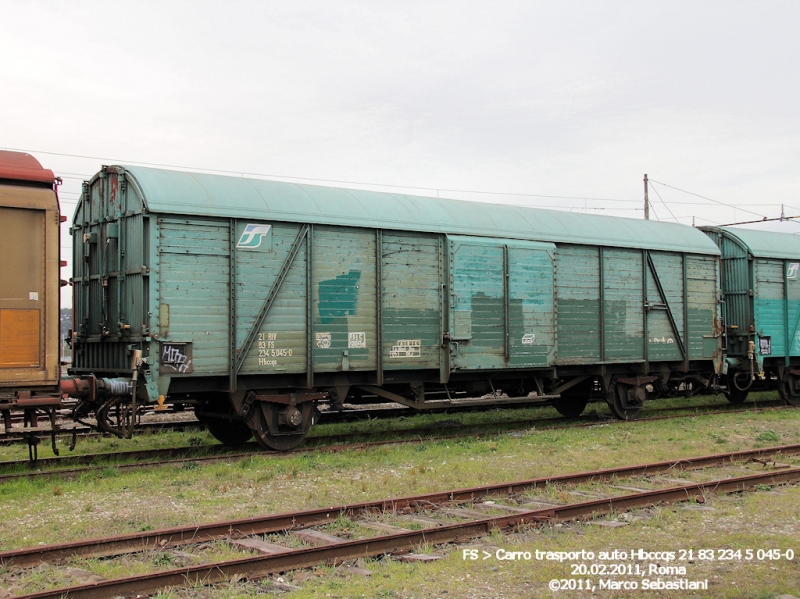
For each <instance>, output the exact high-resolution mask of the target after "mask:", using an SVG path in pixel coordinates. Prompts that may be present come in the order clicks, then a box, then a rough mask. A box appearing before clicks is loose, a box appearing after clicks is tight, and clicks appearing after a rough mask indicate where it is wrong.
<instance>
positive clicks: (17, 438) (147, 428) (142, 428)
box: [0, 398, 785, 445]
mask: <svg viewBox="0 0 800 599" xmlns="http://www.w3.org/2000/svg"><path fill="white" fill-rule="evenodd" d="M462 401H464V403H465V404H466V402H467V400H462ZM596 403H602V402H600V401H598V402H596ZM783 405H785V403H784V402H783V401H781V400H765V401H755V402H748V403H747V404H746V405H745V406H744V407H745V409H746V408H747V407H749V408H751V409H753V408H765V407H777V406H783ZM531 407H542V408H547V407H550V404H549V403H548V402H542V401H541V400H539V401H535V400H534V399H533V398H532V399H531V401H529V402H527V403H515V404H510V405H502V404H500V405H494V406H485V405H481V406H469V405H463V406H461V407H449V408H437V409H433V410H426V411H424V412H422V411H416V410H413V409H412V408H408V407H405V406H403V407H388V408H373V409H364V410H359V409H346V410H342V411H323V412H322V413H321V416H320V421H319V424H333V423H342V422H359V421H365V420H367V421H369V420H384V419H391V418H399V417H411V416H416V415H420V414H425V413H429V414H440V413H447V414H459V413H469V412H486V411H493V410H502V409H520V408H531ZM742 408H743V406H741V405H734V404H727V403H726V404H708V405H701V406H677V407H671V408H659V409H658V410H652V411H650V413H661V412H675V411H680V410H684V411H692V410H694V411H705V410H720V411H722V410H725V411H736V410H740V409H742ZM186 413H187V414H191V413H192V412H191V411H189V410H187V411H186ZM145 416H151V417H152V416H155V413H147V414H146V415H145ZM606 417H608V418H611V416H610V415H608V416H606V415H604V414H592V415H586V416H581V417H579V418H578V420H598V419H605V418H606ZM563 419H564V418H563V417H561V416H559V417H555V418H551V419H549V420H553V421H560V420H563ZM65 421H68V425H69V428H68V429H65V430H64V431H63V432H62V433H59V434H63V435H67V434H72V432H73V429H74V431H75V433H76V434H77V436H78V437H79V438H81V439H86V438H91V437H100V436H104V435H105V436H108V435H107V434H106V433H99V432H97V431H96V430H94V429H93V428H92V427H90V426H86V425H82V424H77V425H75V424H73V423H72V421H71V420H70V419H69V418H68V415H63V418H62V424H64V422H65ZM45 428H46V427H42V428H41V429H39V428H37V429H36V430H26V429H25V428H23V427H21V426H14V427H13V428H12V429H10V430H6V429H5V427H2V430H0V444H2V445H9V444H14V443H25V442H26V436H27V435H30V434H31V433H33V434H38V435H43V436H45V435H49V429H48V430H45ZM193 429H205V425H204V424H203V423H201V422H200V421H199V420H197V419H196V418H195V417H194V416H192V417H191V418H184V419H180V420H165V421H156V422H140V423H138V424H137V425H136V432H137V433H147V432H150V433H158V432H161V431H177V432H179V431H186V430H193ZM311 439H313V437H309V440H311Z"/></svg>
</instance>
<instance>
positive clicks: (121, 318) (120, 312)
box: [116, 172, 128, 333]
mask: <svg viewBox="0 0 800 599" xmlns="http://www.w3.org/2000/svg"><path fill="white" fill-rule="evenodd" d="M117 183H118V188H117V193H118V194H119V195H118V196H117V205H118V206H119V209H118V210H117V214H116V217H117V320H118V322H125V310H124V305H125V304H124V298H125V295H126V294H125V293H124V292H123V288H122V284H123V283H124V281H125V271H126V270H127V268H125V264H124V262H125V233H124V232H123V230H124V228H125V227H123V226H122V218H123V215H124V214H125V206H126V204H127V195H128V194H127V193H125V190H126V188H127V185H126V184H125V173H124V172H121V173H119V174H118V175H117ZM120 333H121V331H120Z"/></svg>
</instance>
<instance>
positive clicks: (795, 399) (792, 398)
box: [778, 372, 800, 406]
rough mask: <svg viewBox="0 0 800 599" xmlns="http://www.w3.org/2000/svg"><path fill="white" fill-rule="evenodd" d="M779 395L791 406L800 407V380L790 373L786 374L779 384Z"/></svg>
mask: <svg viewBox="0 0 800 599" xmlns="http://www.w3.org/2000/svg"><path fill="white" fill-rule="evenodd" d="M778 395H780V396H781V399H782V400H783V401H785V402H786V403H788V404H789V405H791V406H797V405H800V380H798V378H797V377H796V376H794V375H793V374H790V373H788V372H787V373H785V374H784V376H783V377H781V380H780V381H779V383H778Z"/></svg>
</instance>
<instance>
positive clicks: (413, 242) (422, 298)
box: [381, 232, 442, 370]
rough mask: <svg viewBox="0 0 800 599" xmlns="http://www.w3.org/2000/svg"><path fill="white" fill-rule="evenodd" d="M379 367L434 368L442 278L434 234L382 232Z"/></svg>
mask: <svg viewBox="0 0 800 599" xmlns="http://www.w3.org/2000/svg"><path fill="white" fill-rule="evenodd" d="M382 241H383V242H382V248H381V257H382V264H381V288H382V293H383V295H382V300H381V301H382V305H383V368H384V370H399V369H407V368H437V369H438V368H439V367H440V362H441V354H442V339H441V324H442V323H441V309H442V291H441V288H442V280H441V266H442V265H441V257H440V249H439V239H438V237H436V236H433V235H430V236H428V235H415V234H411V233H394V232H392V233H388V232H384V233H383V240H382Z"/></svg>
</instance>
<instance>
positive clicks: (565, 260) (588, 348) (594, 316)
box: [556, 245, 600, 364]
mask: <svg viewBox="0 0 800 599" xmlns="http://www.w3.org/2000/svg"><path fill="white" fill-rule="evenodd" d="M599 255H600V253H599V250H598V248H596V247H585V246H575V245H559V246H558V251H557V252H556V267H557V268H556V297H557V306H558V320H557V323H558V327H557V330H558V360H557V363H559V364H584V363H590V362H594V361H598V360H599V359H600V258H599Z"/></svg>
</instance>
